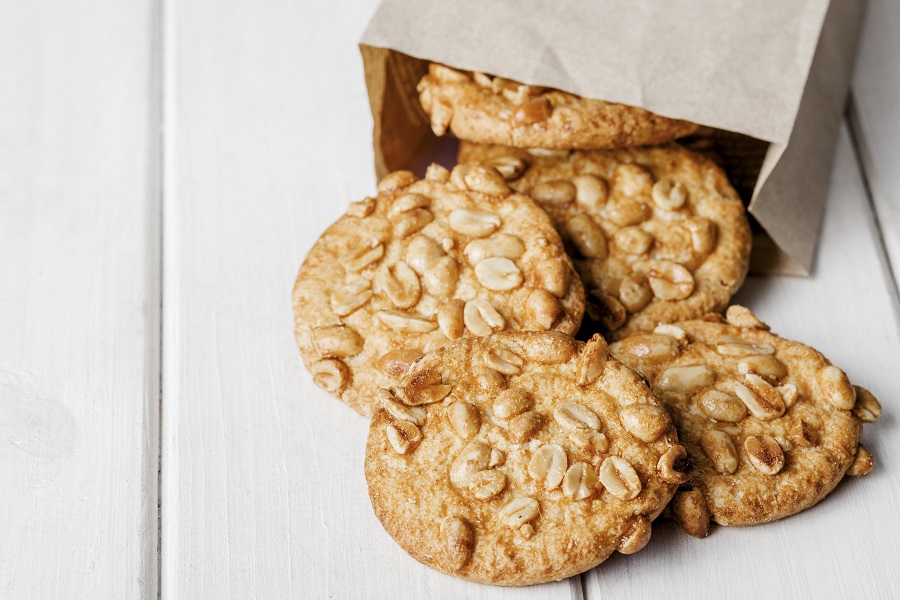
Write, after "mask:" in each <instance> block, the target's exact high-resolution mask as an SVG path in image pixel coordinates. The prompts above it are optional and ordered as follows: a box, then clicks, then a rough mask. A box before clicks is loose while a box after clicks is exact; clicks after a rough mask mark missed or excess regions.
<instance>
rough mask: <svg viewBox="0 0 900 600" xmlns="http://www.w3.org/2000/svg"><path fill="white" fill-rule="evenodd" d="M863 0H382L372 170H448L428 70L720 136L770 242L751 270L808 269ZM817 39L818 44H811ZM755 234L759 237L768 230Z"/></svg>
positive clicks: (373, 42)
mask: <svg viewBox="0 0 900 600" xmlns="http://www.w3.org/2000/svg"><path fill="white" fill-rule="evenodd" d="M864 8H865V1H864V0H831V2H830V3H829V0H790V1H785V0H729V1H728V2H721V0H642V1H637V0H592V1H591V0H563V1H559V2H521V1H515V0H494V1H493V2H476V1H475V0H458V1H456V2H441V1H440V0H384V1H383V2H382V4H381V6H380V7H379V8H378V11H377V12H376V14H375V16H374V17H373V19H372V21H371V23H370V24H369V27H368V29H367V30H366V32H365V34H364V35H363V39H362V41H361V43H360V50H361V52H362V55H363V62H364V66H365V75H366V84H367V86H368V91H369V101H370V104H371V108H372V114H373V117H374V121H375V128H374V142H375V168H376V173H377V175H378V177H379V178H380V177H382V176H384V175H385V174H386V173H388V172H389V171H393V170H397V169H401V168H409V169H412V170H414V171H417V172H421V171H422V170H424V166H426V165H427V164H428V163H429V162H431V160H437V161H438V162H442V163H443V164H448V165H450V164H453V163H454V162H455V153H454V148H453V140H452V139H448V138H449V137H450V136H448V138H444V139H441V140H438V139H437V138H435V136H434V135H433V133H431V129H430V127H429V124H428V118H427V116H426V115H425V113H424V111H423V110H422V109H421V107H420V106H419V103H418V95H417V93H416V90H415V86H416V83H417V82H418V80H419V79H420V78H421V76H422V75H424V73H425V72H426V70H427V64H428V61H435V62H441V63H445V64H448V65H451V66H453V67H456V68H460V69H465V70H475V71H482V72H485V73H490V74H493V75H501V76H503V77H507V78H510V79H514V80H517V81H522V82H524V83H528V84H532V85H541V86H547V87H554V88H558V89H562V90H565V91H568V92H572V93H575V94H579V95H583V96H587V97H592V98H601V99H604V100H608V101H612V102H620V103H623V104H630V105H634V106H641V107H643V108H646V109H648V110H651V111H653V112H655V113H657V114H660V115H663V116H667V117H672V118H679V119H686V120H690V121H694V122H697V123H700V124H703V125H707V126H710V127H714V128H716V129H717V130H718V131H717V133H716V138H717V141H719V142H720V144H718V145H719V148H720V150H722V151H723V153H724V160H725V163H726V170H727V171H728V172H729V176H730V177H731V178H732V180H733V181H734V183H735V184H736V187H737V188H738V189H739V190H743V191H745V192H746V193H745V196H746V197H747V198H746V199H747V200H748V201H749V210H750V213H751V214H752V215H753V216H754V217H756V219H757V220H758V221H759V223H760V225H761V226H762V227H763V228H764V229H765V231H766V232H767V233H768V235H769V236H771V238H770V239H760V240H758V241H759V243H756V244H755V247H754V253H753V257H752V261H751V263H752V264H751V270H753V271H754V272H765V273H790V274H807V273H809V271H810V269H811V267H812V263H813V258H814V250H815V244H816V239H817V237H818V231H819V225H820V223H821V215H822V209H823V205H824V199H825V194H826V192H827V187H828V179H829V174H830V167H831V162H832V159H833V156H834V148H835V144H836V140H837V133H838V128H839V125H840V120H841V115H842V112H843V106H844V101H845V98H846V93H847V88H848V85H849V81H850V73H851V70H852V65H853V56H854V54H855V49H856V43H857V39H858V36H859V30H860V26H861V22H862V16H863V12H864ZM820 34H821V35H820ZM764 237H765V236H764Z"/></svg>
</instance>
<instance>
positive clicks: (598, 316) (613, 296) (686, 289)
mask: <svg viewBox="0 0 900 600" xmlns="http://www.w3.org/2000/svg"><path fill="white" fill-rule="evenodd" d="M459 159H460V162H466V163H477V164H485V165H491V166H494V167H496V168H497V169H499V170H500V171H501V173H503V175H504V176H505V177H506V178H507V179H508V180H509V184H510V186H511V187H512V188H513V189H515V190H516V191H518V192H521V193H524V194H529V195H530V196H531V197H533V198H534V199H535V200H537V201H538V203H539V204H540V205H541V206H542V207H543V208H544V209H545V210H546V211H547V213H548V214H549V215H550V218H551V219H552V220H553V223H554V224H555V225H556V227H557V229H558V230H559V231H560V233H561V234H562V236H563V240H564V241H565V242H566V244H567V247H568V248H569V250H570V254H571V256H572V257H573V260H574V263H575V268H576V269H577V270H578V273H579V274H580V275H581V278H582V281H583V282H584V286H585V290H586V292H587V293H588V294H587V310H586V319H585V328H586V329H588V330H589V332H592V331H601V332H602V333H603V334H604V335H605V336H607V337H608V338H613V339H615V338H620V337H624V336H626V335H628V334H631V333H634V332H635V331H651V330H652V329H653V328H654V327H656V326H657V325H658V324H660V323H673V322H675V321H681V320H685V319H693V318H696V317H699V316H701V315H703V314H706V313H708V312H711V311H721V310H724V309H725V307H726V306H728V302H729V300H730V299H731V296H732V295H733V294H734V293H735V292H736V291H737V289H738V288H739V287H740V285H741V283H743V281H744V277H745V276H746V274H747V268H748V265H749V260H750V245H751V234H750V226H749V224H748V222H747V216H746V213H745V210H744V206H743V204H742V203H741V200H740V198H739V197H738V195H737V193H736V192H735V191H734V189H733V188H732V187H731V185H730V184H729V183H728V179H727V178H726V176H725V173H724V172H723V171H722V170H721V169H720V168H719V167H718V166H716V165H715V164H713V163H712V162H711V161H710V160H708V159H706V158H704V157H702V156H700V155H698V154H696V153H694V152H691V151H690V150H687V149H685V148H682V147H681V146H679V145H677V144H669V145H666V146H656V147H648V148H628V149H623V150H594V151H589V152H588V151H585V152H579V151H571V152H570V151H558V152H547V151H535V150H520V149H514V148H508V147H503V146H482V145H478V144H471V143H467V142H463V143H462V144H461V146H460V152H459Z"/></svg>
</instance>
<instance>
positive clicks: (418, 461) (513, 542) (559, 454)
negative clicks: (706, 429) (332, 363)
mask: <svg viewBox="0 0 900 600" xmlns="http://www.w3.org/2000/svg"><path fill="white" fill-rule="evenodd" d="M379 401H380V406H379V407H378V408H379V410H377V411H376V413H375V417H374V418H373V420H372V423H371V425H370V428H369V440H368V444H367V446H366V461H365V471H366V480H367V481H368V484H369V495H370V497H371V500H372V506H373V508H374V509H375V514H376V515H377V516H378V519H379V520H380V521H381V523H382V525H384V528H385V529H386V530H387V532H388V533H389V534H390V535H391V536H392V537H393V538H394V539H395V540H396V541H397V542H398V543H399V544H400V545H401V546H402V547H403V549H404V550H406V551H407V552H408V553H409V554H410V555H412V556H413V558H415V559H416V560H418V561H420V562H422V563H424V564H426V565H428V566H430V567H432V568H435V569H437V570H439V571H443V572H445V573H449V574H451V575H456V576H457V577H462V578H464V579H469V580H472V581H478V582H481V583H489V584H494V585H530V584H534V583H541V582H546V581H553V580H559V579H563V578H565V577H569V576H571V575H575V574H577V573H581V572H582V571H585V570H587V569H590V568H592V567H594V566H595V565H597V564H599V563H600V562H602V561H603V560H605V559H606V558H607V557H608V556H609V555H610V554H612V552H613V551H614V550H619V552H622V553H623V554H631V553H633V552H637V551H638V550H640V549H641V548H643V547H644V545H645V544H646V543H647V541H648V540H649V538H650V522H651V521H652V520H653V519H654V518H655V517H656V516H657V515H658V514H659V513H660V512H661V511H662V509H663V507H664V506H665V504H666V503H667V502H668V501H669V499H670V498H671V497H672V494H673V493H674V491H675V488H676V486H677V484H678V483H680V482H682V481H684V480H685V474H684V472H683V470H684V468H685V467H686V463H685V460H684V457H685V456H686V454H685V451H684V448H682V447H681V446H679V445H678V443H677V434H676V432H675V428H674V427H673V425H672V422H671V420H670V418H669V415H668V414H667V413H666V411H665V410H664V409H663V408H662V405H661V404H660V403H659V402H658V401H657V400H656V398H654V397H653V395H652V394H651V393H650V390H649V389H648V388H647V386H646V384H645V383H644V382H643V381H642V380H641V379H640V377H639V376H638V375H637V374H636V373H635V372H634V371H633V370H631V369H629V368H627V367H625V366H624V365H623V364H621V363H620V362H619V361H617V360H615V359H613V358H611V357H609V354H608V351H607V347H606V342H605V341H604V340H603V338H602V337H600V336H599V335H597V336H595V337H594V338H592V339H591V340H590V341H589V342H587V344H584V343H582V342H578V341H575V340H573V339H572V338H570V337H569V336H567V335H563V334H560V333H557V332H504V333H498V334H494V335H491V336H488V337H484V338H469V339H464V340H459V341H457V342H454V343H452V344H450V345H448V346H446V347H445V348H443V349H442V350H441V351H439V352H433V353H431V354H428V355H427V356H425V358H423V359H422V360H420V361H419V362H417V363H416V364H415V365H413V367H412V368H411V369H410V371H409V372H408V373H407V374H406V375H405V376H404V377H403V380H402V381H401V382H400V385H399V386H397V387H396V388H395V389H393V390H390V391H389V390H382V391H381V394H380V396H379Z"/></svg>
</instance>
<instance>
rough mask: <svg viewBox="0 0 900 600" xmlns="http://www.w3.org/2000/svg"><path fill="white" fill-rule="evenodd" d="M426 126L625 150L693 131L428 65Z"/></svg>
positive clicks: (640, 113) (636, 112) (464, 135)
mask: <svg viewBox="0 0 900 600" xmlns="http://www.w3.org/2000/svg"><path fill="white" fill-rule="evenodd" d="M418 91H419V100H420V102H421V104H422V108H424V109H425V112H426V113H428V116H429V117H430V118H431V129H432V130H433V131H434V133H435V134H436V135H444V133H446V131H447V128H448V127H449V128H450V130H451V131H452V132H453V133H454V134H456V137H458V138H459V139H462V140H469V141H472V142H480V143H482V144H505V145H507V146H516V147H519V148H567V149H568V148H578V149H582V150H587V149H596V148H624V147H629V146H642V145H645V144H661V143H664V142H668V141H671V140H674V139H676V138H678V137H681V136H683V135H687V134H689V133H692V132H693V131H694V130H696V129H697V126H696V125H695V124H693V123H688V122H687V121H679V120H676V119H667V118H665V117H660V116H658V115H655V114H653V113H651V112H649V111H647V110H644V109H643V108H637V107H634V106H626V105H624V104H613V103H611V102H604V101H602V100H592V99H589V98H582V97H580V96H576V95H574V94H569V93H567V92H562V91H559V90H554V89H549V88H542V87H535V86H530V85H523V84H521V83H516V82H515V81H510V80H508V79H503V78H502V77H491V76H489V75H485V74H484V73H477V72H475V73H470V72H466V71H458V70H456V69H451V68H450V67H446V66H443V65H438V64H434V63H432V64H431V65H429V67H428V74H427V75H425V77H423V78H422V80H421V81H420V82H419V85H418Z"/></svg>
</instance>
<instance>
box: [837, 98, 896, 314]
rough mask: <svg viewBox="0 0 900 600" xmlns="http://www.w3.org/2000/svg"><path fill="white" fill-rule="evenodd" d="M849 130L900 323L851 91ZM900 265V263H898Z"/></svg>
mask: <svg viewBox="0 0 900 600" xmlns="http://www.w3.org/2000/svg"><path fill="white" fill-rule="evenodd" d="M846 114H847V124H848V127H847V130H848V132H849V133H850V146H851V147H852V148H853V156H854V159H855V160H856V165H857V168H858V170H859V176H860V179H861V180H862V184H863V190H864V191H865V193H866V201H867V202H868V203H869V209H870V210H871V214H872V221H873V223H874V225H875V232H876V233H877V237H878V239H877V241H878V250H879V255H880V257H881V263H882V268H883V269H884V271H885V273H886V275H887V278H888V280H889V282H890V286H889V287H890V290H891V300H892V301H893V305H894V313H895V316H896V317H897V323H900V284H898V282H897V274H896V273H895V272H894V265H893V264H892V263H891V258H890V254H888V250H887V244H886V243H885V236H884V230H883V229H882V227H881V219H880V218H879V217H880V215H879V213H878V206H877V204H876V203H875V197H874V195H873V193H872V187H871V185H870V184H869V175H868V173H867V172H866V163H865V161H864V160H863V152H864V150H865V147H864V146H863V133H862V128H861V121H860V120H859V113H858V111H857V107H856V99H855V97H854V95H853V94H852V93H851V94H850V96H849V98H848V100H847V112H846ZM898 266H900V265H898Z"/></svg>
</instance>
